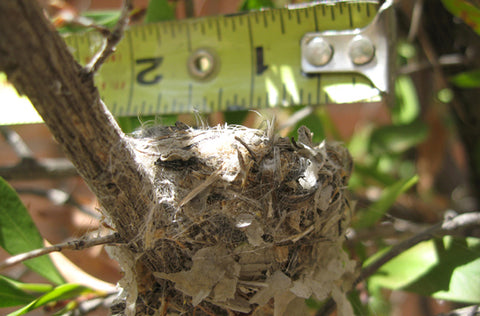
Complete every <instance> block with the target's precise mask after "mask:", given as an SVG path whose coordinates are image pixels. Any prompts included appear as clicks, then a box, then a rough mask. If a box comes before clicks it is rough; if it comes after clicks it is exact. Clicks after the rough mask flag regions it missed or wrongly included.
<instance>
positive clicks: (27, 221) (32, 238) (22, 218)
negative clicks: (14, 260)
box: [0, 178, 65, 284]
mask: <svg viewBox="0 0 480 316" xmlns="http://www.w3.org/2000/svg"><path fill="white" fill-rule="evenodd" d="M0 197H1V199H0V219H1V220H0V246H1V247H2V248H4V249H5V250H6V251H7V252H8V253H9V254H11V255H16V254H19V253H23V252H27V251H30V250H34V249H38V248H42V247H43V239H42V237H41V236H40V233H39V232H38V230H37V227H35V224H34V223H33V221H32V219H31V217H30V214H28V211H27V209H26V208H25V206H24V205H23V203H22V201H20V198H19V197H18V195H17V193H16V192H15V190H13V188H12V187H11V186H10V185H9V184H8V183H7V182H6V181H5V180H4V179H3V178H0ZM23 263H24V264H25V265H26V266H27V267H28V268H30V269H31V270H33V271H35V272H37V273H38V274H40V275H41V276H43V277H45V278H47V279H48V280H50V281H52V282H53V283H56V284H61V283H64V282H65V281H64V279H63V277H62V276H61V275H60V273H59V272H58V270H57V268H56V267H55V266H54V265H53V263H52V261H51V260H50V257H49V256H42V257H39V258H35V259H30V260H27V261H24V262H23Z"/></svg>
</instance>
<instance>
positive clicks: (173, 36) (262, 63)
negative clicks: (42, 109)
mask: <svg viewBox="0 0 480 316" xmlns="http://www.w3.org/2000/svg"><path fill="white" fill-rule="evenodd" d="M379 7H380V6H379V3H378V1H329V2H320V3H315V4H310V5H305V6H296V7H287V8H283V9H272V10H263V11H257V12H247V13H240V14H235V15H227V16H214V17H205V18H195V19H186V20H178V21H171V22H161V23H152V24H146V25H138V26H133V27H131V28H130V29H129V30H127V31H126V33H125V37H124V39H123V40H122V41H121V43H120V44H119V46H118V47H117V50H116V52H115V54H114V55H113V56H111V57H110V58H109V59H108V60H107V61H106V63H105V64H103V66H102V67H101V69H100V71H99V73H98V74H97V75H96V77H95V81H96V84H97V87H98V89H99V91H100V94H101V96H102V98H103V100H104V101H105V104H106V105H107V106H108V107H109V108H110V110H111V111H112V113H113V114H114V115H116V116H137V115H152V114H153V115H154V114H171V113H191V112H193V111H199V112H201V113H209V112H213V111H230V110H240V109H254V108H255V109H261V108H268V107H277V106H291V105H318V104H326V103H347V102H357V101H372V100H379V99H380V96H381V92H386V91H387V90H388V87H387V86H386V85H385V82H384V81H385V80H386V79H385V78H383V79H381V80H378V79H376V80H372V78H373V74H376V73H377V71H376V70H375V69H376V68H375V67H378V64H386V63H388V61H385V60H381V59H382V58H386V57H384V56H388V54H387V52H380V49H381V50H382V51H383V50H385V49H386V48H385V47H380V46H381V43H377V41H378V40H379V38H382V37H383V39H382V40H384V41H385V40H386V39H385V38H384V37H385V35H384V34H380V35H376V34H375V32H373V33H372V32H370V31H369V34H370V35H372V34H373V35H372V36H371V37H373V39H372V38H370V39H369V40H370V44H371V46H372V47H373V52H370V51H368V50H367V51H365V47H362V45H364V46H365V43H360V44H359V45H357V46H359V47H360V48H352V47H351V46H352V45H354V44H352V43H354V42H355V41H356V40H358V39H359V37H362V36H363V35H362V34H363V33H362V32H363V31H362V30H366V29H369V28H370V29H371V27H370V26H369V25H371V24H372V23H373V24H375V23H376V21H377V20H378V15H379V13H378V12H379ZM382 23H383V22H382ZM376 29H377V30H381V31H383V29H384V26H382V25H380V26H377V27H376ZM367 33H368V32H367ZM65 40H66V42H67V45H68V46H69V47H70V48H71V51H72V54H73V55H74V56H75V57H76V59H77V60H78V61H79V62H80V63H82V64H86V63H87V62H89V61H90V60H91V58H92V56H93V55H94V54H95V53H96V52H97V50H98V49H99V47H100V46H101V44H102V41H103V38H102V36H101V35H100V34H98V33H97V32H87V33H84V34H73V35H70V36H67V37H66V38H65ZM355 43H356V42H355ZM322 45H323V46H322ZM325 45H326V46H325ZM368 45H369V43H367V45H366V46H368ZM367 48H368V47H367ZM355 49H357V50H356V51H355ZM344 50H350V52H349V54H350V55H349V57H348V56H347V57H345V58H347V59H348V58H350V59H352V61H351V62H350V63H351V65H346V63H347V64H348V63H349V62H348V61H345V60H342V59H341V57H339V58H340V59H337V56H340V54H342V53H344V54H347V52H344ZM355 52H356V54H357V55H358V54H360V55H362V54H366V55H367V57H366V59H365V58H364V59H365V60H367V59H368V60H367V64H369V65H366V64H365V63H364V61H365V60H364V61H362V60H361V59H358V58H357V59H358V60H359V61H360V63H358V62H356V61H355ZM368 54H372V56H370V57H368ZM360 57H361V56H360ZM345 58H344V59H345ZM362 63H364V64H362ZM372 65H373V66H372ZM342 67H343V68H342ZM345 67H346V68H345ZM362 67H363V68H362ZM372 67H373V68H372ZM362 69H370V73H371V74H372V75H370V73H369V72H368V71H367V72H364V71H362ZM371 77H372V78H371ZM384 79H385V80H384ZM379 82H381V83H379ZM1 111H3V110H0V112H1ZM0 117H1V115H0ZM2 123H5V122H1V119H0V124H2Z"/></svg>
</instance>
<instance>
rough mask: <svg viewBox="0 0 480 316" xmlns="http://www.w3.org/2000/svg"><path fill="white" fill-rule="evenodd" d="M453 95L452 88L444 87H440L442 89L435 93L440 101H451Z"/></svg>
mask: <svg viewBox="0 0 480 316" xmlns="http://www.w3.org/2000/svg"><path fill="white" fill-rule="evenodd" d="M453 97H454V95H453V91H452V89H448V88H445V89H442V90H440V91H438V93H437V98H438V100H440V102H442V103H450V102H452V100H453Z"/></svg>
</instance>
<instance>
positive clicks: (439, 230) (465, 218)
mask: <svg viewBox="0 0 480 316" xmlns="http://www.w3.org/2000/svg"><path fill="white" fill-rule="evenodd" d="M474 225H477V226H478V225H480V212H471V213H464V214H460V215H456V216H446V218H445V220H444V221H442V222H439V223H437V224H435V225H433V226H431V227H429V228H427V229H425V230H424V231H422V232H420V233H418V234H416V235H414V236H412V237H410V238H408V239H406V240H404V241H402V242H400V243H399V244H397V245H395V246H393V247H392V248H390V250H389V251H387V252H386V253H385V254H383V255H382V256H381V257H379V258H378V259H377V260H375V261H374V262H372V263H371V264H369V265H368V266H366V267H365V268H363V269H362V272H361V273H360V275H359V276H358V277H357V279H356V280H355V281H354V282H353V284H352V289H353V288H354V287H355V286H356V285H357V284H359V283H360V282H362V281H363V280H365V279H367V278H369V277H370V276H372V275H373V274H374V273H375V272H377V270H378V269H380V267H382V266H383V265H384V264H385V263H387V262H388V261H390V260H392V259H393V258H395V257H396V256H398V255H399V254H401V253H402V252H404V251H406V250H408V249H410V248H412V247H413V246H415V245H417V244H419V243H421V242H422V241H426V240H429V239H431V238H432V237H433V236H434V235H437V234H446V233H448V232H451V231H453V230H456V229H459V228H463V227H467V226H474ZM334 309H335V301H334V300H333V299H329V300H328V301H327V302H326V303H325V305H324V306H323V308H322V309H321V310H319V311H318V312H317V313H316V315H317V316H321V315H330V313H332V312H333V310H334Z"/></svg>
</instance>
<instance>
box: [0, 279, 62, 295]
mask: <svg viewBox="0 0 480 316" xmlns="http://www.w3.org/2000/svg"><path fill="white" fill-rule="evenodd" d="M0 279H3V280H5V281H7V282H9V283H10V284H12V285H13V286H15V287H16V288H18V289H20V290H22V291H26V292H36V293H46V292H50V291H51V290H52V289H53V285H51V284H45V283H23V282H20V281H17V280H15V279H12V278H8V277H6V276H4V275H0Z"/></svg>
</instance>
